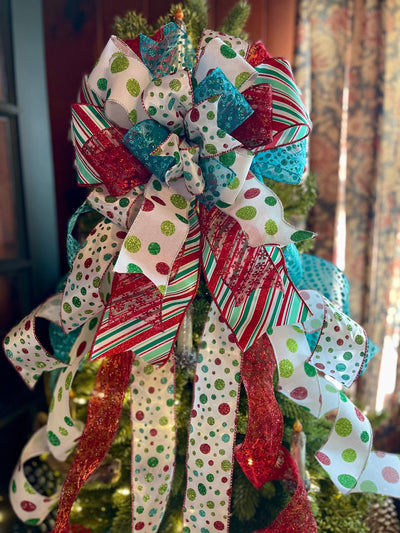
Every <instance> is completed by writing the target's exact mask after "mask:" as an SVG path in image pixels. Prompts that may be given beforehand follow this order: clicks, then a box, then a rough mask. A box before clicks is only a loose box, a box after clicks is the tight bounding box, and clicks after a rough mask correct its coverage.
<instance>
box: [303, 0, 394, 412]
mask: <svg viewBox="0 0 400 533" xmlns="http://www.w3.org/2000/svg"><path fill="white" fill-rule="evenodd" d="M399 37H400V1H399V0H386V1H385V0H325V1H324V2H322V1H320V0H299V2H298V26H297V50H296V54H295V70H296V80H297V81H298V83H299V84H300V86H301V88H302V90H303V94H304V98H305V99H306V100H307V103H308V104H309V107H310V108H311V118H312V121H313V124H314V129H313V133H312V135H311V139H310V171H311V172H314V173H315V174H316V176H317V183H318V187H319V199H318V202H317V204H316V206H315V208H314V209H313V211H312V213H311V214H310V217H309V225H310V229H313V230H314V231H315V232H316V233H318V239H317V244H316V248H315V253H316V255H319V256H320V257H324V258H325V259H328V260H330V261H333V262H337V259H338V257H339V256H340V254H341V252H343V255H344V258H345V273H346V275H347V277H348V278H349V281H350V286H351V291H350V292H351V299H350V309H351V315H352V318H354V319H355V320H356V321H358V322H360V323H362V324H363V325H364V326H365V328H366V329H367V331H368V334H369V337H370V338H371V339H372V340H373V341H374V342H375V343H377V344H378V345H379V346H381V347H383V345H384V342H385V341H386V343H387V341H388V340H389V341H390V342H391V343H392V344H393V343H397V344H398V335H399V328H400V150H399V149H398V146H399V141H400V139H399V135H400V39H399ZM343 221H345V224H343ZM339 266H341V265H339ZM382 358H385V351H381V352H380V353H379V354H378V355H377V356H376V357H375V359H374V360H373V361H372V362H371V363H370V365H369V368H368V372H367V373H366V374H365V376H364V377H363V378H362V380H361V381H360V386H359V389H358V395H359V397H360V400H361V401H362V402H363V404H364V405H366V406H368V407H370V408H371V409H374V408H375V401H376V389H377V383H378V378H379V373H380V369H381V367H382ZM382 368H383V367H382ZM395 372H396V370H395V369H392V374H393V373H394V374H395Z"/></svg>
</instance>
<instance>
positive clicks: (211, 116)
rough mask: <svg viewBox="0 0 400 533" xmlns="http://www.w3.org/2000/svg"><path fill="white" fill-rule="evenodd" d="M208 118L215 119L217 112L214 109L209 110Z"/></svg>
mask: <svg viewBox="0 0 400 533" xmlns="http://www.w3.org/2000/svg"><path fill="white" fill-rule="evenodd" d="M207 118H208V120H214V119H215V113H214V111H209V112H208V113H207Z"/></svg>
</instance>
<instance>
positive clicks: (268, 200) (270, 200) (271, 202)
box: [264, 196, 278, 207]
mask: <svg viewBox="0 0 400 533" xmlns="http://www.w3.org/2000/svg"><path fill="white" fill-rule="evenodd" d="M264 202H265V203H266V204H267V205H270V206H271V207H273V206H274V205H276V204H277V203H278V200H277V199H276V198H275V197H274V196H267V197H266V198H265V200H264Z"/></svg>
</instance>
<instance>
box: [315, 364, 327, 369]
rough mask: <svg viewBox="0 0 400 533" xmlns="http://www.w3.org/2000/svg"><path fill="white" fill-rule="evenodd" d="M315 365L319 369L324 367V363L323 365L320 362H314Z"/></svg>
mask: <svg viewBox="0 0 400 533" xmlns="http://www.w3.org/2000/svg"><path fill="white" fill-rule="evenodd" d="M315 366H316V367H317V368H319V369H320V370H323V369H324V368H325V365H323V364H322V363H315Z"/></svg>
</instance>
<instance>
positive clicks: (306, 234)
mask: <svg viewBox="0 0 400 533" xmlns="http://www.w3.org/2000/svg"><path fill="white" fill-rule="evenodd" d="M311 237H312V233H311V231H304V230H298V231H295V232H294V233H292V235H291V236H290V238H291V240H292V241H293V242H299V241H304V240H306V239H310V238H311Z"/></svg>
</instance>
